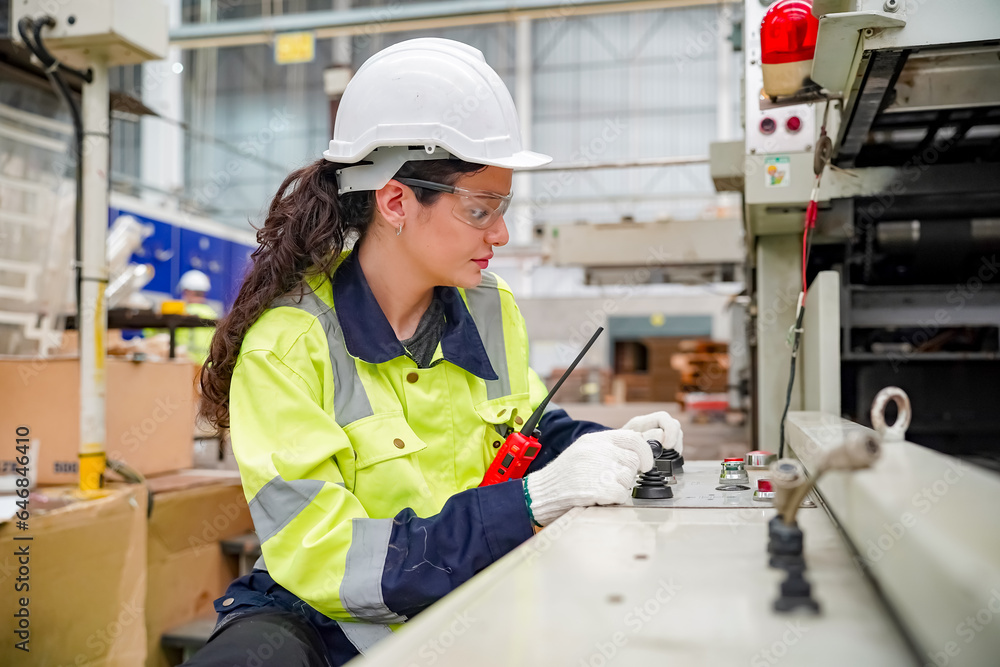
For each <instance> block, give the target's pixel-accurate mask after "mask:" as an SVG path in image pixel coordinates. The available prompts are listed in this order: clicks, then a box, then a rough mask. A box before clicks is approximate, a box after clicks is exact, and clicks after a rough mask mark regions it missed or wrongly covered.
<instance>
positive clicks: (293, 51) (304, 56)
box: [274, 32, 316, 65]
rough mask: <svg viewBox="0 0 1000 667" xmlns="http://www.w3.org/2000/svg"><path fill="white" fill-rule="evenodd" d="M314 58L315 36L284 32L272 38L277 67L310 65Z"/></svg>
mask: <svg viewBox="0 0 1000 667" xmlns="http://www.w3.org/2000/svg"><path fill="white" fill-rule="evenodd" d="M315 57H316V35H314V34H313V33H311V32H284V33H280V34H278V35H275V37H274V62H275V63H277V64H279V65H292V64H294V63H311V62H312V61H313V58H315Z"/></svg>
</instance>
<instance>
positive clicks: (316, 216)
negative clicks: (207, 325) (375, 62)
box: [199, 159, 485, 429]
mask: <svg viewBox="0 0 1000 667" xmlns="http://www.w3.org/2000/svg"><path fill="white" fill-rule="evenodd" d="M345 166H347V165H343V164H337V163H334V162H329V161H328V160H322V159H321V160H317V161H315V162H313V163H312V164H309V165H306V166H305V167H302V168H300V169H297V170H295V171H293V172H292V173H291V174H289V175H288V176H287V177H286V178H285V180H284V181H283V182H282V183H281V186H280V187H279V188H278V192H277V194H275V196H274V199H273V200H272V201H271V205H270V207H269V208H268V211H267V217H266V218H265V220H264V225H263V226H262V227H260V228H259V229H257V242H258V243H259V244H260V246H259V247H258V248H257V250H255V251H254V253H253V255H251V266H250V269H249V271H248V272H247V275H246V277H245V278H244V279H243V285H242V286H241V287H240V291H239V294H238V295H237V297H236V301H235V302H234V303H233V307H232V310H230V311H229V313H228V314H227V315H226V316H225V317H223V318H221V319H220V320H219V322H218V325H217V327H216V330H215V335H214V336H213V338H212V345H211V348H210V351H209V354H208V359H207V360H206V362H205V365H204V366H203V367H202V369H201V390H202V400H201V404H200V406H199V412H200V414H201V416H202V417H203V418H204V419H205V420H206V421H207V422H208V423H209V424H211V425H212V426H213V427H215V428H216V429H223V428H228V427H229V388H230V385H231V383H232V379H233V368H234V367H235V366H236V360H237V357H238V356H239V353H240V347H241V346H242V344H243V338H244V336H246V333H247V331H248V330H249V329H250V327H251V326H252V325H253V323H254V322H256V321H257V318H259V317H260V316H261V315H262V314H263V313H264V311H265V310H267V308H268V307H269V306H270V304H271V302H273V301H274V300H275V299H277V298H278V297H281V296H284V295H286V294H289V293H295V292H296V291H297V292H298V293H299V294H302V293H303V291H304V290H306V289H308V287H307V286H306V283H305V278H307V277H308V276H310V275H315V274H320V273H323V274H326V275H327V276H330V275H331V269H332V268H333V266H334V263H335V262H336V260H337V258H338V257H339V256H340V254H341V252H342V251H343V249H344V247H345V244H346V243H347V242H348V241H350V240H352V239H354V240H355V242H356V243H360V242H361V241H362V240H363V239H364V238H365V235H366V234H367V233H368V230H369V228H370V226H371V223H372V221H373V220H374V219H375V212H376V206H375V193H374V192H373V191H363V192H349V193H346V194H344V195H338V194H337V176H336V171H337V169H340V168H342V167H345ZM484 168H485V167H484V166H483V165H480V164H474V163H471V162H464V161H462V160H457V159H448V160H418V161H414V162H407V163H405V164H404V165H403V166H402V167H401V168H400V169H399V171H398V172H396V175H395V176H396V177H397V178H420V179H423V180H427V181H435V182H438V183H446V184H448V185H454V183H455V181H457V180H458V179H459V177H460V176H462V175H465V174H473V173H476V172H478V171H481V170H482V169H484ZM414 194H415V195H416V197H417V200H418V201H419V202H420V203H421V204H423V205H424V206H429V205H431V204H433V203H434V202H435V201H437V199H438V197H440V196H441V193H440V192H434V191H432V190H426V189H423V188H415V189H414Z"/></svg>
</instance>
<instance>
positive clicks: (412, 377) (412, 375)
mask: <svg viewBox="0 0 1000 667" xmlns="http://www.w3.org/2000/svg"><path fill="white" fill-rule="evenodd" d="M419 377H420V376H419V375H417V374H416V373H408V374H407V375H406V381H407V382H410V383H413V382H416V381H417V379H418V378H419Z"/></svg>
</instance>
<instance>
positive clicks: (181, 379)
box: [0, 357, 195, 484]
mask: <svg viewBox="0 0 1000 667" xmlns="http://www.w3.org/2000/svg"><path fill="white" fill-rule="evenodd" d="M105 376H106V378H107V383H106V384H107V390H106V392H107V393H106V397H107V401H106V405H107V408H106V415H105V425H106V430H107V445H106V451H107V455H108V458H114V459H118V460H122V461H124V462H125V463H127V464H129V465H130V466H131V467H132V468H134V469H136V470H138V471H139V472H140V473H142V474H144V475H154V474H157V473H163V472H168V471H171V470H181V469H184V468H190V467H191V464H192V458H193V455H194V440H193V437H192V433H193V430H194V412H195V400H194V396H195V394H194V381H193V379H192V378H193V377H194V370H193V365H192V364H191V362H189V361H181V360H174V361H169V362H166V361H165V362H153V361H144V362H133V361H127V360H124V359H119V358H114V357H109V358H108V360H107V362H106V365H105ZM0 396H3V397H4V409H3V410H2V411H0V432H4V433H13V432H14V429H16V428H17V427H19V426H26V427H27V428H28V429H29V430H30V433H31V436H30V438H31V439H32V440H33V441H34V444H35V447H36V449H37V451H36V454H35V457H34V460H33V461H32V467H33V472H34V473H35V474H36V480H37V482H38V483H39V484H76V483H77V480H78V477H79V472H78V471H79V464H78V450H79V446H80V361H79V359H78V358H77V357H49V358H38V359H32V358H28V357H0ZM10 459H11V452H9V451H8V452H4V453H3V454H2V455H0V468H2V469H4V470H5V471H6V470H9V469H11V467H12V461H11V460H10Z"/></svg>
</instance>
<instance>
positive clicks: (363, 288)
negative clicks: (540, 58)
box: [216, 253, 604, 650]
mask: <svg viewBox="0 0 1000 667" xmlns="http://www.w3.org/2000/svg"><path fill="white" fill-rule="evenodd" d="M308 285H309V289H306V290H302V291H303V292H304V294H303V295H301V296H298V295H296V296H286V297H283V298H282V299H280V300H278V301H277V302H276V303H275V304H274V305H273V307H272V308H270V309H269V310H268V311H266V312H265V313H264V314H263V315H262V316H261V317H260V318H259V319H258V321H257V322H256V323H254V325H253V326H252V327H251V328H250V330H249V331H248V332H247V334H246V337H245V339H244V341H243V345H242V348H241V350H240V354H239V358H238V360H237V363H236V366H235V369H234V372H233V379H232V388H231V391H230V411H231V422H230V423H231V432H232V443H233V450H234V453H235V455H236V459H237V462H238V463H239V468H240V474H241V476H242V480H243V487H244V491H245V493H246V497H247V500H248V502H249V504H250V511H251V514H252V517H253V521H254V526H255V529H256V532H257V534H258V536H259V538H260V541H261V549H262V553H263V556H262V559H261V560H260V561H258V563H257V565H256V567H257V568H260V569H266V571H267V579H269V580H273V581H274V582H277V584H279V585H280V586H281V587H283V588H284V589H286V590H287V591H290V592H291V593H292V594H294V596H297V598H299V599H300V600H302V601H304V602H305V603H307V604H308V605H309V606H310V607H311V608H312V609H314V610H315V611H317V612H318V613H319V614H321V615H323V616H324V617H325V618H328V619H332V620H334V621H342V622H343V621H364V622H366V623H368V624H377V625H380V626H382V627H381V628H380V629H378V631H377V632H376V634H375V635H374V637H375V638H377V637H378V636H380V633H384V634H387V633H388V632H389V630H390V628H389V627H388V626H391V625H394V624H397V623H401V622H403V621H405V620H406V619H407V618H409V617H411V616H412V615H414V614H416V613H417V612H419V611H420V610H422V609H424V608H425V607H427V606H428V605H429V604H431V603H432V602H434V601H435V600H437V599H439V598H441V597H442V596H444V595H445V594H446V593H448V592H449V591H451V590H453V589H454V588H455V587H457V586H458V585H460V584H461V583H463V582H465V581H466V580H468V579H469V578H470V577H472V576H473V575H474V574H475V573H476V572H478V571H480V570H482V569H483V568H485V567H486V566H487V565H489V564H490V563H492V562H494V561H495V560H497V559H498V558H500V557H501V556H503V555H504V554H506V553H507V552H509V551H510V550H511V549H513V548H514V547H515V546H517V545H518V544H520V543H521V542H523V541H524V540H526V539H528V538H529V537H530V536H531V535H532V527H531V523H530V520H529V515H528V512H527V507H526V504H525V498H524V491H523V485H522V483H521V481H520V480H515V481H510V482H505V483H502V484H497V485H494V486H489V487H482V488H478V485H479V483H480V481H481V480H482V477H483V474H484V473H485V471H486V469H487V467H488V466H489V464H490V462H491V461H492V459H493V457H494V455H495V453H496V448H497V447H499V446H500V444H501V443H502V442H503V437H504V436H503V435H502V434H501V433H502V432H506V430H507V429H508V428H509V429H519V428H520V426H521V424H523V422H524V420H526V419H527V418H528V416H529V415H530V414H531V412H532V411H533V410H534V408H535V407H536V406H538V405H539V404H540V403H541V401H542V399H543V398H544V396H545V394H546V387H545V385H544V383H543V382H542V381H541V379H540V378H539V377H538V375H537V374H536V373H535V372H534V371H533V370H531V369H530V368H529V365H528V338H527V333H526V329H525V324H524V319H523V318H522V316H521V314H520V311H519V310H518V308H517V305H516V304H515V302H514V297H513V294H512V293H511V291H510V289H509V288H508V286H507V285H506V284H505V283H504V282H503V281H502V280H501V279H500V278H498V277H497V276H495V275H493V274H491V273H488V272H484V273H483V281H482V284H481V285H480V286H478V287H476V288H474V289H464V290H463V289H458V288H453V287H438V288H435V296H436V297H437V298H438V299H440V300H441V302H442V304H443V305H444V316H445V321H446V323H445V329H444V333H443V335H442V339H441V342H440V344H439V345H438V347H437V350H436V351H435V353H434V356H433V360H432V361H431V364H430V367H428V368H418V367H417V365H416V363H415V362H414V361H413V360H412V359H410V358H409V357H408V356H407V355H406V353H405V351H404V349H403V347H402V344H401V343H400V342H399V341H398V340H397V338H396V336H395V333H394V332H393V330H392V327H391V326H390V325H389V323H388V321H387V320H386V319H385V316H384V315H383V313H382V311H381V309H380V307H379V305H378V303H377V301H376V300H375V298H374V296H373V295H372V293H371V290H370V288H369V287H368V283H367V281H366V280H365V278H364V274H363V272H362V270H361V266H360V264H359V263H358V262H357V259H356V256H355V254H354V253H345V254H344V256H343V257H342V258H341V259H340V262H339V264H338V266H337V267H336V269H335V273H334V276H333V282H332V283H331V281H330V280H329V279H327V278H326V277H325V276H319V277H315V278H311V279H310V280H309V281H308ZM310 290H311V291H310ZM603 428H604V427H602V426H600V425H598V424H593V423H591V422H579V421H574V420H572V419H570V418H569V417H568V416H567V415H566V413H565V412H564V411H563V410H561V409H559V408H558V406H555V405H554V404H550V405H549V407H548V409H547V412H546V414H545V416H544V418H543V419H542V422H541V424H540V429H541V438H540V441H541V444H542V451H541V453H540V454H539V457H538V458H537V459H536V460H535V462H534V463H533V464H532V469H537V468H539V467H541V466H543V465H545V464H546V463H548V462H549V461H551V460H552V459H553V458H554V457H555V456H556V455H557V454H558V453H560V452H561V451H563V450H564V449H565V448H566V447H567V446H568V445H569V444H570V443H571V442H572V441H573V440H575V439H576V438H577V437H579V436H580V435H582V434H583V433H587V432H590V431H595V430H601V429H603ZM530 470H531V469H529V472H530ZM251 576H252V575H251ZM258 579H259V578H258ZM252 587H253V586H249V588H252ZM244 588H247V586H246V585H245V586H244ZM227 596H228V597H224V598H220V600H219V602H218V603H217V607H216V608H217V609H218V610H219V611H220V613H226V612H227V611H231V609H230V607H232V608H235V607H239V606H240V604H239V603H240V601H239V600H237V601H236V602H237V604H235V605H234V604H233V600H232V596H231V595H229V594H227ZM251 597H252V596H251ZM226 600H229V605H228V606H227V605H224V604H223V602H224V601H226ZM340 625H341V626H343V627H344V628H345V629H344V632H345V633H346V634H348V635H349V636H350V634H351V633H354V634H355V637H354V638H353V639H352V640H351V641H352V643H353V644H354V645H355V647H357V648H358V649H359V650H360V646H359V641H361V643H364V644H365V645H370V643H371V641H372V640H373V634H372V632H373V629H372V628H371V627H368V628H366V629H365V631H364V637H363V638H362V639H361V640H359V641H356V640H357V636H356V635H357V634H358V632H359V631H360V630H359V628H358V627H356V626H358V625H359V624H357V623H340Z"/></svg>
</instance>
